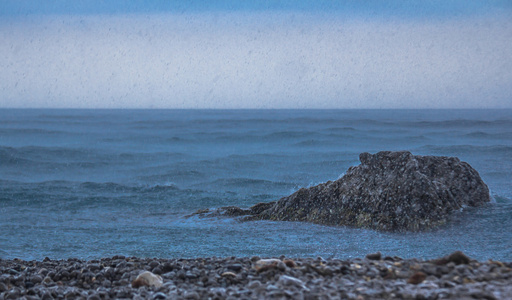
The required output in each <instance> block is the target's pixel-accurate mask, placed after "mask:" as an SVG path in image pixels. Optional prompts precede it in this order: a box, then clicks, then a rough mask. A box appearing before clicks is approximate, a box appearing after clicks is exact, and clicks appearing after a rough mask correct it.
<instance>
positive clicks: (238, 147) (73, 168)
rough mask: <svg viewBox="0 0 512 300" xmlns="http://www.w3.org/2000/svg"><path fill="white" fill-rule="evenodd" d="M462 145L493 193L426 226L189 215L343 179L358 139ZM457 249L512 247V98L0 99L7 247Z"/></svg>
mask: <svg viewBox="0 0 512 300" xmlns="http://www.w3.org/2000/svg"><path fill="white" fill-rule="evenodd" d="M381 150H410V151H411V152H413V153H414V154H421V155H448V156H457V157H459V158H460V159H461V160H463V161H466V162H468V163H470V164H471V165H472V166H473V167H474V168H475V169H476V170H477V171H478V172H479V173H480V175H481V177H482V178H483V180H484V181H485V182H486V183H487V185H488V186H489V188H490V190H491V194H492V196H493V198H494V202H493V203H491V204H489V205H486V206H485V207H481V208H469V209H465V210H463V211H462V212H458V213H456V214H454V215H453V217H452V218H451V220H450V222H449V223H448V224H446V225H444V226H442V227H440V228H437V229H434V230H432V231H428V232H421V233H407V234H398V233H384V232H376V231H371V230H363V229H355V228H346V227H330V226H320V225H314V224H307V223H296V222H270V221H257V222H245V223H240V222H238V221H236V220H235V219H230V218H206V219H201V218H198V217H192V218H185V217H184V216H185V215H187V214H190V213H193V212H194V211H196V210H198V209H203V208H215V207H221V206H227V205H237V206H242V207H249V206H251V205H253V204H255V203H258V202H263V201H273V200H277V199H279V198H280V197H282V196H286V195H289V194H291V193H293V192H294V191H295V190H297V189H299V188H301V187H308V186H312V185H315V184H318V183H321V182H324V181H327V180H334V179H337V178H339V177H340V176H342V175H343V173H344V172H345V171H346V170H347V169H348V168H349V167H350V166H353V165H357V164H359V161H358V156H359V153H361V152H371V153H374V152H377V151H381ZM455 250H462V251H464V252H465V253H467V254H468V255H469V256H471V257H473V258H476V259H480V260H486V259H497V260H506V261H511V260H512V110H42V109H41V110H39V109H35V110H16V109H0V258H2V259H12V258H21V259H26V260H31V259H38V260H41V259H43V258H44V257H50V258H52V259H65V258H69V257H78V258H82V259H92V258H100V257H108V256H113V255H116V254H122V255H127V256H140V257H165V258H174V257H186V258H192V257H205V256H217V257H225V256H251V255H260V256H279V255H286V256H288V257H299V256H300V257H317V256H322V257H324V258H329V257H336V258H350V257H362V256H364V255H365V254H367V253H370V252H375V251H381V252H382V253H383V254H384V255H390V256H393V255H397V256H401V257H404V258H408V257H420V258H426V259H428V258H433V257H439V256H442V255H445V254H447V253H450V252H452V251H455Z"/></svg>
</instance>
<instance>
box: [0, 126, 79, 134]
mask: <svg viewBox="0 0 512 300" xmlns="http://www.w3.org/2000/svg"><path fill="white" fill-rule="evenodd" d="M0 134H1V135H18V134H19V135H27V134H30V135H39V134H44V135H58V134H72V133H70V132H67V131H62V130H49V129H42V128H0Z"/></svg>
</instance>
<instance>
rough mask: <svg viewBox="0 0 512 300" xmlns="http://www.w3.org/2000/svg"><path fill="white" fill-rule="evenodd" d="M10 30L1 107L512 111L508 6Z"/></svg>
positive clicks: (51, 24)
mask: <svg viewBox="0 0 512 300" xmlns="http://www.w3.org/2000/svg"><path fill="white" fill-rule="evenodd" d="M0 39H1V40H2V41H3V42H2V43H1V44H0V55H1V56H2V57H3V58H4V59H2V60H1V61H0V70H1V71H0V93H1V95H2V96H1V98H0V107H104V108H113V107H125V108H150V107H154V108H380V107H384V108H402V107H403V108H448V107H450V108H452V107H467V108H473V107H512V99H510V95H512V87H511V85H510V82H512V57H511V55H510V53H512V20H510V18H509V17H508V15H506V14H500V13H495V14H491V13H489V14H488V15H483V16H469V17H467V16H466V17H464V18H462V17H461V18H451V19H448V18H445V19H436V20H433V21H428V20H426V19H407V20H400V19H398V18H378V19H372V20H368V19H365V18H347V17H346V16H341V15H339V14H335V13H320V12H316V13H306V12H243V11H242V12H231V13H228V12H209V13H201V12H195V13H185V14H171V13H167V14H148V15H140V14H137V15H85V16H63V15H49V16H30V17H16V18H10V19H9V18H6V19H4V20H3V21H2V22H1V23H0Z"/></svg>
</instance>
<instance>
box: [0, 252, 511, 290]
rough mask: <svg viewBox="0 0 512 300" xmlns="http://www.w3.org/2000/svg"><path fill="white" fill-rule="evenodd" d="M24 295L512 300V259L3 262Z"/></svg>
mask: <svg viewBox="0 0 512 300" xmlns="http://www.w3.org/2000/svg"><path fill="white" fill-rule="evenodd" d="M143 272H151V273H146V275H147V276H150V277H151V276H153V277H152V278H153V279H154V280H155V281H151V280H153V279H151V278H150V279H149V280H148V279H147V278H139V279H137V277H138V276H139V275H140V274H141V273H143ZM148 278H149V277H148ZM136 279H137V280H136ZM21 297H25V298H26V299H54V298H82V299H91V300H92V299H117V298H128V299H134V298H139V299H140V298H143V299H207V298H211V299H226V298H236V299H269V298H270V299H319V298H343V299H386V298H396V299H450V298H451V299H461V298H467V299H475V298H476V299H506V298H509V299H510V298H512V262H499V261H493V260H488V261H485V262H481V261H477V260H473V259H470V258H468V257H467V256H465V255H464V254H463V253H462V252H459V251H457V252H454V253H452V254H450V255H448V256H445V257H442V258H439V259H434V260H422V259H414V258H412V259H402V258H399V257H384V256H382V255H381V254H380V253H373V254H368V255H367V256H366V257H364V258H354V259H348V260H340V259H323V258H321V257H319V258H316V259H315V258H286V257H284V256H281V257H278V258H277V257H276V258H260V257H258V256H254V257H227V258H216V257H211V258H195V259H176V258H175V259H162V258H137V257H125V256H114V257H111V258H101V259H97V260H89V261H84V260H79V259H74V258H70V259H67V260H51V259H48V258H45V259H44V260H43V261H24V260H19V259H9V260H5V259H0V300H2V299H17V298H21Z"/></svg>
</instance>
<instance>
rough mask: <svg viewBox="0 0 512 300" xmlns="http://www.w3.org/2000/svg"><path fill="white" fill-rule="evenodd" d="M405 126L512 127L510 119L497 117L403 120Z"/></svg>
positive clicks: (445, 127) (444, 127)
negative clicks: (495, 118)
mask: <svg viewBox="0 0 512 300" xmlns="http://www.w3.org/2000/svg"><path fill="white" fill-rule="evenodd" d="M403 125H405V126H412V127H427V128H443V129H447V128H450V127H451V128H453V127H455V128H471V127H479V128H482V127H500V128H507V127H509V128H510V127H512V119H498V120H492V121H487V120H471V119H457V120H442V121H418V122H404V123H403Z"/></svg>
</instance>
